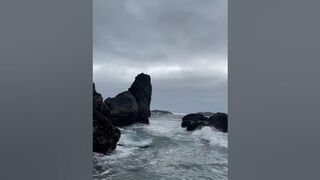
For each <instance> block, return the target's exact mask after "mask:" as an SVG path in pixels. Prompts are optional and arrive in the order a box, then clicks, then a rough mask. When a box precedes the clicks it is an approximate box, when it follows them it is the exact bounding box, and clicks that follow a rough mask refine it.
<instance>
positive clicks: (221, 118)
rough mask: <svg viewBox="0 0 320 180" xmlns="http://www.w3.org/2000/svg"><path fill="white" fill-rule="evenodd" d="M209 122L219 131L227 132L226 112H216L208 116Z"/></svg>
mask: <svg viewBox="0 0 320 180" xmlns="http://www.w3.org/2000/svg"><path fill="white" fill-rule="evenodd" d="M209 121H210V124H211V125H212V126H213V127H214V128H216V129H218V130H219V131H221V132H224V133H227V132H228V115H227V114H226V113H220V112H218V113H216V114H214V115H213V116H211V117H210V118H209Z"/></svg>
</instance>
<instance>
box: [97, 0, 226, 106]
mask: <svg viewBox="0 0 320 180" xmlns="http://www.w3.org/2000/svg"><path fill="white" fill-rule="evenodd" d="M93 28H94V43H93V44H94V46H93V48H94V56H93V57H94V62H93V63H94V65H93V69H94V81H95V82H96V83H97V88H98V89H99V90H100V91H101V92H102V94H103V95H104V96H114V95H116V94H117V93H119V92H121V91H123V90H126V89H127V88H128V87H129V86H130V84H131V82H132V81H133V79H134V76H135V75H137V74H138V73H140V72H145V73H148V74H150V75H151V77H152V83H153V100H152V107H153V108H161V109H168V110H172V111H180V112H192V111H227V1H226V0H196V1H195V0H94V27H93Z"/></svg>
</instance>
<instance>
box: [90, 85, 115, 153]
mask: <svg viewBox="0 0 320 180" xmlns="http://www.w3.org/2000/svg"><path fill="white" fill-rule="evenodd" d="M109 115H110V111H109V109H108V108H107V106H106V105H105V104H104V103H103V98H102V96H101V94H100V93H98V92H97V91H96V89H95V84H93V152H97V153H102V154H107V153H110V152H112V151H113V150H114V149H115V148H116V146H117V142H118V141H119V139H120V136H121V132H120V130H119V129H118V128H116V127H114V126H113V125H112V124H111V121H110V120H109V119H108V116H109Z"/></svg>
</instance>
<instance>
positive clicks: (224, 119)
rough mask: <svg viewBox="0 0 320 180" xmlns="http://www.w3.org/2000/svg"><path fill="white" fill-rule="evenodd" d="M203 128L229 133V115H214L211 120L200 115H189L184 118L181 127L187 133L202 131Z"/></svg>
mask: <svg viewBox="0 0 320 180" xmlns="http://www.w3.org/2000/svg"><path fill="white" fill-rule="evenodd" d="M203 126H210V127H213V128H215V129H217V130H219V131H221V132H223V133H227V132H228V115H227V114H226V113H220V112H218V113H214V114H213V115H212V116H211V117H210V118H208V117H206V116H204V115H203V114H199V113H191V114H187V115H186V116H184V117H183V118H182V122H181V127H182V128H186V129H187V131H193V130H196V129H201V128H202V127H203Z"/></svg>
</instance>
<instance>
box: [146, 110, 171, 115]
mask: <svg viewBox="0 0 320 180" xmlns="http://www.w3.org/2000/svg"><path fill="white" fill-rule="evenodd" d="M172 114H173V113H172V112H170V111H164V110H152V111H151V115H172Z"/></svg>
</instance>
